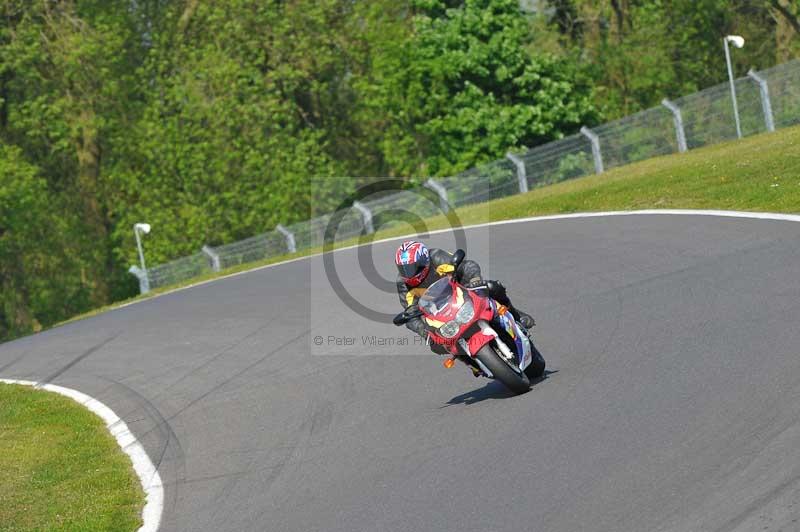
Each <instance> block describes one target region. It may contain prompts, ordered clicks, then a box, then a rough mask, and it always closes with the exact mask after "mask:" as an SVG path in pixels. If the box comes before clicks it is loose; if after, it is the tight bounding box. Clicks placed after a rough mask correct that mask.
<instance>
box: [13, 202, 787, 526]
mask: <svg viewBox="0 0 800 532" xmlns="http://www.w3.org/2000/svg"><path fill="white" fill-rule="evenodd" d="M466 238H467V243H468V256H469V257H472V258H476V259H477V260H478V261H479V262H480V263H481V265H482V266H483V269H484V276H485V277H486V278H495V279H501V280H502V281H503V282H504V283H505V284H506V286H507V287H508V288H509V293H510V294H511V296H512V299H513V300H514V302H515V303H516V304H517V305H518V306H519V307H520V308H523V309H524V310H527V311H529V312H530V313H531V314H533V315H534V317H535V318H536V320H537V323H538V325H537V327H536V328H535V329H534V339H535V341H536V344H537V346H538V347H539V349H540V351H541V352H542V354H543V355H544V357H545V358H546V359H547V361H548V375H547V377H546V378H545V379H544V380H542V381H540V382H538V383H535V385H534V386H533V387H532V389H531V391H530V392H529V393H527V394H525V395H521V396H511V395H510V394H509V393H507V392H506V391H505V390H504V388H503V387H502V386H501V385H500V384H499V383H495V382H492V381H488V380H486V379H475V378H473V377H472V375H471V374H470V372H469V371H467V370H466V368H464V367H462V366H460V365H457V366H456V367H455V368H453V369H450V370H446V369H444V368H443V367H442V364H441V359H439V358H438V357H436V356H435V355H432V354H430V353H429V352H428V351H427V348H426V347H425V346H422V345H415V342H414V339H413V336H412V334H411V333H410V332H409V331H407V330H406V329H404V328H396V327H393V326H392V325H391V324H390V323H387V322H386V321H385V319H384V317H385V316H387V315H390V314H391V313H394V312H397V311H399V310H400V306H399V304H398V302H397V298H396V295H394V294H392V293H390V292H391V284H392V281H393V280H392V276H393V274H392V270H393V262H392V260H393V250H394V247H395V246H396V245H397V243H398V242H399V241H392V242H387V243H380V244H375V245H373V246H372V247H364V248H360V250H361V255H362V257H361V264H368V263H369V264H372V263H374V268H375V271H374V272H373V271H370V270H371V268H370V266H369V265H367V266H360V265H359V256H358V255H359V253H358V251H357V250H355V249H352V250H344V251H339V252H337V253H335V254H333V255H332V256H331V257H333V258H334V260H333V261H332V262H333V263H334V264H335V265H336V271H337V272H338V278H339V279H340V280H341V288H340V289H338V290H334V289H332V288H331V286H332V283H331V279H332V278H333V277H332V269H331V267H330V266H331V265H330V264H329V265H328V267H327V269H326V268H325V267H324V263H323V260H322V258H320V257H314V258H311V259H304V260H299V261H295V262H292V263H288V264H284V265H278V266H274V267H268V268H264V269H260V270H256V271H252V272H248V273H246V274H243V275H238V276H235V277H230V278H227V279H223V280H219V281H215V282H212V283H209V284H205V285H201V286H197V287H193V288H190V289H186V290H182V291H178V292H174V293H171V294H167V295H164V296H161V297H157V298H154V299H151V300H147V301H143V302H141V303H137V304H135V305H131V306H128V307H125V308H121V309H118V310H114V311H111V312H108V313H106V314H103V315H99V316H96V317H93V318H89V319H86V320H83V321H79V322H75V323H71V324H67V325H65V326H62V327H59V328H56V329H53V330H50V331H46V332H44V333H40V334H37V335H34V336H30V337H27V338H23V339H20V340H17V341H14V342H9V343H6V344H3V345H0V376H2V377H7V378H19V379H29V380H38V381H48V382H52V383H55V384H60V385H62V386H67V387H70V388H75V389H77V390H80V391H82V392H84V393H86V394H89V395H92V396H94V397H96V398H98V399H99V400H101V401H102V402H104V403H105V404H107V405H108V406H109V407H111V408H112V409H113V410H114V411H115V412H116V413H117V414H119V415H120V416H121V417H122V418H123V419H124V420H125V421H126V422H127V424H128V426H129V427H130V429H131V430H132V431H133V432H134V433H135V434H136V435H137V436H138V437H139V438H140V440H141V441H142V443H143V445H144V447H145V449H146V450H147V451H148V454H149V455H150V457H151V459H152V460H153V462H154V463H155V464H156V465H157V466H158V468H159V471H160V474H161V477H162V479H163V481H164V484H165V509H164V515H163V519H162V526H161V530H164V531H177V530H180V531H183V530H191V531H246V530H252V531H264V530H266V531H342V532H344V531H347V532H350V531H357V530H365V531H366V530H369V531H398V532H399V531H414V532H417V531H428V530H431V531H432V530H436V531H454V532H455V531H458V532H464V531H501V530H502V531H506V530H508V531H511V530H515V531H516V530H542V531H550V532H555V531H565V532H577V531H584V530H585V531H614V532H619V531H636V532H640V531H643V530H647V531H679V530H680V531H684V530H685V531H701V530H702V531H706V530H707V531H712V530H713V531H720V532H722V531H728V532H731V531H745V530H747V531H750V530H784V531H789V530H800V521H798V519H800V224H797V223H792V222H786V221H767V220H747V219H735V218H721V217H704V216H668V215H635V216H625V217H608V218H583V219H571V220H550V221H533V222H525V223H515V224H509V225H499V226H492V227H485V228H478V229H469V230H467V231H466ZM426 241H427V242H429V244H431V245H434V246H442V247H446V248H452V247H453V246H454V244H453V237H452V235H450V234H438V235H434V236H431V237H430V238H429V239H426ZM329 258H330V257H329ZM326 272H327V273H326ZM376 276H377V277H376ZM381 279H382V280H381ZM333 285H334V286H335V283H333ZM342 294H349V295H350V296H352V298H353V300H354V301H355V302H356V303H355V304H354V303H353V301H350V305H349V306H348V305H347V304H346V300H347V298H346V297H343V295H342ZM358 305H363V306H364V307H366V308H367V309H368V311H364V310H361V311H354V310H352V309H351V307H353V308H358ZM403 339H405V341H407V342H409V345H404V344H403V342H404V340H403ZM317 344H319V345H317Z"/></svg>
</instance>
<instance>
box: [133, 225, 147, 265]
mask: <svg viewBox="0 0 800 532" xmlns="http://www.w3.org/2000/svg"><path fill="white" fill-rule="evenodd" d="M149 232H150V224H141V223H140V224H133V234H134V235H136V247H137V248H138V249H139V263H140V264H141V265H142V271H143V272H147V267H145V265H144V252H143V251H142V237H141V236H140V233H144V234H148V233H149Z"/></svg>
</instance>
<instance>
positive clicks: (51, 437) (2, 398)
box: [0, 383, 144, 532]
mask: <svg viewBox="0 0 800 532" xmlns="http://www.w3.org/2000/svg"><path fill="white" fill-rule="evenodd" d="M0 471H2V475H0V530H2V531H11V530H14V531H25V530H31V531H33V530H36V531H45V530H76V531H77V530H80V531H82V532H83V531H86V532H92V531H100V530H104V531H105V530H119V531H126V530H136V529H137V528H139V527H140V526H141V518H140V514H141V510H142V507H143V506H144V493H143V491H142V488H141V485H140V483H139V479H138V478H137V476H136V473H135V472H134V471H133V467H132V466H131V463H130V459H129V458H128V456H127V455H125V454H124V453H123V452H122V451H121V450H120V448H119V446H118V445H117V442H116V440H115V439H114V438H113V437H112V436H111V434H110V433H109V432H108V430H107V429H106V427H105V425H104V423H103V421H102V420H101V419H100V418H99V417H97V416H96V415H95V414H93V413H92V412H90V411H89V410H87V409H86V408H84V407H83V406H81V405H79V404H78V403H76V402H75V401H73V400H72V399H70V398H68V397H64V396H61V395H58V394H56V393H52V392H47V391H43V390H36V389H33V388H31V387H28V386H20V385H15V384H2V383H0Z"/></svg>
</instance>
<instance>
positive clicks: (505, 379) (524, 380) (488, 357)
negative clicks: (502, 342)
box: [475, 344, 531, 393]
mask: <svg viewBox="0 0 800 532" xmlns="http://www.w3.org/2000/svg"><path fill="white" fill-rule="evenodd" d="M475 358H477V359H478V360H480V361H481V363H483V365H484V366H486V367H487V368H489V371H491V372H492V375H494V378H495V379H497V380H499V381H500V382H502V383H503V384H504V385H505V386H506V388H508V389H509V390H511V391H512V392H514V393H525V392H527V391H528V390H530V388H531V382H530V380H528V376H527V375H525V373H522V374H521V375H520V374H519V373H517V372H516V371H514V370H513V369H511V366H509V365H508V364H507V363H506V362H505V361H504V360H503V359H501V358H500V355H498V354H497V353H496V352H495V350H494V349H493V348H492V346H491V345H490V344H486V345H484V346H483V347H481V348H480V350H479V351H478V353H477V354H476V355H475Z"/></svg>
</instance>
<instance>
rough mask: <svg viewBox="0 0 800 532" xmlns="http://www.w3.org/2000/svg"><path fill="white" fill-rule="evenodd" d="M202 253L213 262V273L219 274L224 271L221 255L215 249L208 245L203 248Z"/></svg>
mask: <svg viewBox="0 0 800 532" xmlns="http://www.w3.org/2000/svg"><path fill="white" fill-rule="evenodd" d="M201 251H202V252H203V253H204V254H205V256H206V257H208V258H209V259H210V260H211V269H212V270H213V271H215V272H218V271H220V270H221V269H222V268H221V267H220V263H219V253H217V252H216V251H214V248H212V247H211V246H208V245H206V246H203V247H202V248H201Z"/></svg>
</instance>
